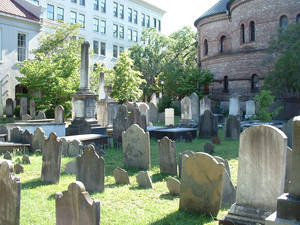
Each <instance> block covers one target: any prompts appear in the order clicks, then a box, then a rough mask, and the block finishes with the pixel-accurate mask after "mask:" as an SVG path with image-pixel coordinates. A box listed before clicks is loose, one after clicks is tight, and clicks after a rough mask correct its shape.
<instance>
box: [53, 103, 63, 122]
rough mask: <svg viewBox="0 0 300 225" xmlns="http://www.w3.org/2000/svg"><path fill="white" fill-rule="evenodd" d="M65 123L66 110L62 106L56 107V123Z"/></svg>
mask: <svg viewBox="0 0 300 225" xmlns="http://www.w3.org/2000/svg"><path fill="white" fill-rule="evenodd" d="M64 122H65V109H64V107H63V106H62V105H58V106H56V107H55V123H64Z"/></svg>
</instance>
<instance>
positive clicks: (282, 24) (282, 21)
mask: <svg viewBox="0 0 300 225" xmlns="http://www.w3.org/2000/svg"><path fill="white" fill-rule="evenodd" d="M288 23H289V21H288V18H287V16H285V15H283V16H281V17H280V28H281V29H282V30H286V28H287V25H288Z"/></svg>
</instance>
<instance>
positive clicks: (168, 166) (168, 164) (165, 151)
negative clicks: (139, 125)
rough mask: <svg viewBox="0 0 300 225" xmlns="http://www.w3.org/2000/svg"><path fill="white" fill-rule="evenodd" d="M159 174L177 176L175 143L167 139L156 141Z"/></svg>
mask: <svg viewBox="0 0 300 225" xmlns="http://www.w3.org/2000/svg"><path fill="white" fill-rule="evenodd" d="M158 153H159V166H160V172H161V173H165V174H171V175H177V162H176V147H175V141H172V140H170V139H169V138H168V137H164V138H163V139H161V140H159V141H158Z"/></svg>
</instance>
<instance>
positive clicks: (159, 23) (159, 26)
mask: <svg viewBox="0 0 300 225" xmlns="http://www.w3.org/2000/svg"><path fill="white" fill-rule="evenodd" d="M158 30H159V31H161V22H160V20H158Z"/></svg>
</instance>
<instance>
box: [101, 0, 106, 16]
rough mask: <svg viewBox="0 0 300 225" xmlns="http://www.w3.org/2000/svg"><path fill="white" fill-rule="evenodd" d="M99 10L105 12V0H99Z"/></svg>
mask: <svg viewBox="0 0 300 225" xmlns="http://www.w3.org/2000/svg"><path fill="white" fill-rule="evenodd" d="M100 12H102V13H106V0H100Z"/></svg>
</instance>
